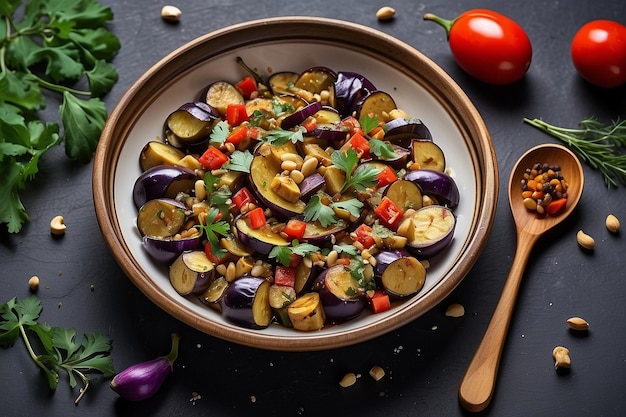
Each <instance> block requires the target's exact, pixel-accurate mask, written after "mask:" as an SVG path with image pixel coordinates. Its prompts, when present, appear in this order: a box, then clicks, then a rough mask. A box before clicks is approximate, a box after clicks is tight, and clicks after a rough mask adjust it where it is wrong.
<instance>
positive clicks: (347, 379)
mask: <svg viewBox="0 0 626 417" xmlns="http://www.w3.org/2000/svg"><path fill="white" fill-rule="evenodd" d="M355 383H356V375H355V374H353V373H352V372H349V373H347V374H345V375H344V376H343V378H341V381H339V385H341V386H342V387H343V388H347V387H350V386H352V385H354V384H355Z"/></svg>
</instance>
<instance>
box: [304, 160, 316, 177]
mask: <svg viewBox="0 0 626 417" xmlns="http://www.w3.org/2000/svg"><path fill="white" fill-rule="evenodd" d="M316 169H317V159H315V158H312V157H311V158H307V159H305V160H304V162H303V163H302V168H301V169H300V172H302V175H304V176H305V177H308V176H310V175H313V174H314V173H315V170H316Z"/></svg>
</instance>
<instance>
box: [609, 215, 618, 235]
mask: <svg viewBox="0 0 626 417" xmlns="http://www.w3.org/2000/svg"><path fill="white" fill-rule="evenodd" d="M605 224H606V228H607V229H608V230H609V231H610V232H613V233H617V232H619V228H620V223H619V219H618V218H617V217H615V216H614V215H612V214H609V215H608V216H607V217H606V222H605Z"/></svg>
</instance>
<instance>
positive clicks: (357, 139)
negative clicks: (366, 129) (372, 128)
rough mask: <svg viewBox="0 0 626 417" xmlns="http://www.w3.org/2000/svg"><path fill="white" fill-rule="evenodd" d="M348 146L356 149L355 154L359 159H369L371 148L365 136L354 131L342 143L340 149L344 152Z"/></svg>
mask: <svg viewBox="0 0 626 417" xmlns="http://www.w3.org/2000/svg"><path fill="white" fill-rule="evenodd" d="M350 147H352V148H353V149H354V150H355V151H356V154H357V156H358V157H359V158H360V159H369V157H370V149H371V148H370V144H369V141H368V140H367V139H366V138H365V136H363V135H361V134H360V133H358V132H357V133H355V134H354V135H352V136H351V137H350V139H348V141H347V142H346V143H344V144H343V146H342V147H341V151H343V152H346V151H347V150H348V149H349V148H350Z"/></svg>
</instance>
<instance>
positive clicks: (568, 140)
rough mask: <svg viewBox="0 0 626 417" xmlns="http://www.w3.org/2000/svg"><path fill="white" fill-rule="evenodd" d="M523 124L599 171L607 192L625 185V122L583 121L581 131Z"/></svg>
mask: <svg viewBox="0 0 626 417" xmlns="http://www.w3.org/2000/svg"><path fill="white" fill-rule="evenodd" d="M523 120H524V122H526V123H528V124H529V125H531V126H534V127H536V128H537V129H539V130H541V131H543V132H545V133H547V134H548V135H550V136H552V137H554V138H556V139H558V140H560V141H561V142H563V143H565V144H566V145H568V147H569V148H570V149H572V151H573V152H574V153H575V154H576V155H577V156H578V157H579V158H580V159H582V160H583V161H585V162H586V163H587V164H589V165H590V166H591V167H592V168H594V169H596V170H598V171H600V173H601V174H602V176H603V178H604V183H605V184H606V186H607V188H611V187H612V186H613V187H617V185H618V182H621V183H622V184H626V119H624V120H622V121H619V120H617V121H614V122H611V123H610V124H607V125H604V124H602V123H601V122H599V121H598V120H597V119H596V118H594V117H589V118H586V119H583V120H582V121H581V122H580V128H579V129H573V128H565V127H559V126H555V125H552V124H549V123H546V122H544V121H543V120H541V119H532V120H531V119H527V118H524V119H523Z"/></svg>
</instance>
